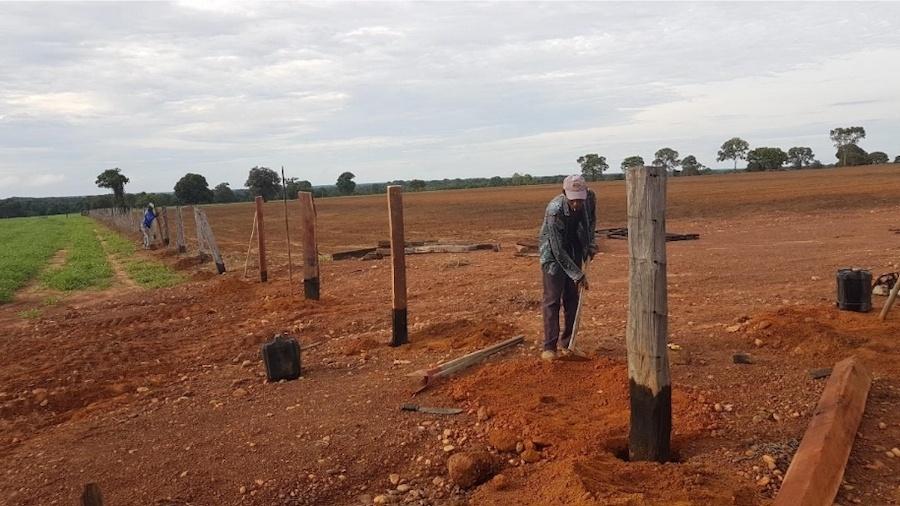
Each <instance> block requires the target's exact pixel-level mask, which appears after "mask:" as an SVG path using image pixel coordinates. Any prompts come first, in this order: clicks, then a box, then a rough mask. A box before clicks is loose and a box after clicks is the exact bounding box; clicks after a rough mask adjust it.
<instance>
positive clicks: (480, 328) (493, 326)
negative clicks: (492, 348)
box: [409, 319, 516, 351]
mask: <svg viewBox="0 0 900 506" xmlns="http://www.w3.org/2000/svg"><path fill="white" fill-rule="evenodd" d="M515 334H516V328H515V327H513V326H512V325H508V324H506V323H501V322H498V321H496V320H492V319H485V320H482V321H480V322H475V321H472V320H467V319H461V320H452V321H448V322H439V323H432V324H427V325H426V326H425V327H423V328H422V329H420V330H415V331H413V332H411V333H410V336H409V340H410V342H411V343H412V347H413V348H415V349H423V348H424V349H426V350H438V351H440V350H458V349H462V348H483V347H485V346H489V345H491V344H494V343H496V342H498V341H502V340H504V339H509V338H510V337H514V336H515Z"/></svg>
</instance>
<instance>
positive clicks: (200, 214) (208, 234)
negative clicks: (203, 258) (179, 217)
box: [194, 207, 225, 274]
mask: <svg viewBox="0 0 900 506" xmlns="http://www.w3.org/2000/svg"><path fill="white" fill-rule="evenodd" d="M194 220H195V221H196V222H197V240H198V241H199V242H200V244H202V245H204V246H205V247H207V248H208V249H209V252H210V254H211V255H212V257H213V261H214V262H215V263H216V270H218V271H219V274H225V260H224V259H222V255H221V253H219V246H218V245H217V244H216V236H215V235H214V234H213V231H212V227H210V226H209V220H207V219H206V212H204V211H203V209H200V208H199V207H194Z"/></svg>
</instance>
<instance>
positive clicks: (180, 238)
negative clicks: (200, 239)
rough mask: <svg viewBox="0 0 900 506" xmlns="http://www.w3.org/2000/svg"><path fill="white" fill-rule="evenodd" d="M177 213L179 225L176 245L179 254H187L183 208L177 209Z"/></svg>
mask: <svg viewBox="0 0 900 506" xmlns="http://www.w3.org/2000/svg"><path fill="white" fill-rule="evenodd" d="M175 210H176V211H177V213H176V214H177V216H178V219H177V223H176V227H175V229H176V230H175V233H176V236H175V243H176V244H177V245H178V252H179V253H185V252H187V243H185V240H184V218H183V217H182V216H181V206H178V207H176V208H175Z"/></svg>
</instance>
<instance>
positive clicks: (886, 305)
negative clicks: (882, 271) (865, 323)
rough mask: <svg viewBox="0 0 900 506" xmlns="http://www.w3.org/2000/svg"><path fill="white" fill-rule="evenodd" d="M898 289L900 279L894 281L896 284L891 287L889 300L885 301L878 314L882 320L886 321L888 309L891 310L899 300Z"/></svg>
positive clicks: (899, 287) (899, 288)
mask: <svg viewBox="0 0 900 506" xmlns="http://www.w3.org/2000/svg"><path fill="white" fill-rule="evenodd" d="M897 290H900V279H898V280H897V282H896V283H894V286H893V287H892V288H891V293H890V294H889V295H888V299H887V301H886V302H885V303H884V307H883V308H881V314H880V315H878V318H879V319H880V320H881V321H884V319H885V318H887V314H888V311H890V310H891V306H893V305H894V301H895V300H897Z"/></svg>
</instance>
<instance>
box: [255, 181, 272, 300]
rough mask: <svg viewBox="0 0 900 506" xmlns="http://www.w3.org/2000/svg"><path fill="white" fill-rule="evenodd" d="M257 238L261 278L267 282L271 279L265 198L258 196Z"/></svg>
mask: <svg viewBox="0 0 900 506" xmlns="http://www.w3.org/2000/svg"><path fill="white" fill-rule="evenodd" d="M256 238H257V239H258V240H259V243H258V244H259V248H258V249H259V280H260V281H262V282H263V283H265V282H266V281H268V280H269V270H268V267H267V264H266V228H265V227H264V226H263V198H262V197H261V196H260V197H256Z"/></svg>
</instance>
